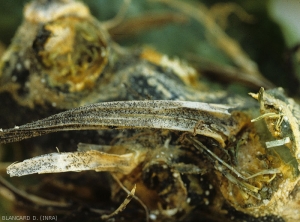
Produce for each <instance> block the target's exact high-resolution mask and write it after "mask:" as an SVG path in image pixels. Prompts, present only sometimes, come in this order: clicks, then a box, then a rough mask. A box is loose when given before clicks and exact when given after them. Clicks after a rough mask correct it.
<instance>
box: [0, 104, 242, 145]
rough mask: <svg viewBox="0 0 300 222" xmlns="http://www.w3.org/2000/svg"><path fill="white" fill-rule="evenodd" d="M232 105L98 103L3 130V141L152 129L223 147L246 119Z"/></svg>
mask: <svg viewBox="0 0 300 222" xmlns="http://www.w3.org/2000/svg"><path fill="white" fill-rule="evenodd" d="M230 108H231V107H229V106H225V105H219V104H208V103H201V102H187V101H170V100H157V101H155V100H151V101H124V102H106V103H98V104H92V105H88V106H83V107H79V108H75V109H72V110H69V111H66V112H62V113H59V114H56V115H53V116H50V117H48V118H45V119H42V120H39V121H36V122H33V123H28V124H25V125H22V126H16V127H14V128H12V129H6V130H1V131H0V143H9V142H15V141H20V140H23V139H26V138H31V137H35V136H40V135H44V134H48V133H52V132H57V131H68V130H99V129H111V128H120V129H124V128H127V129H130V128H132V129H135V128H152V129H168V130H175V131H182V132H190V133H194V134H198V135H203V136H206V137H210V138H213V139H214V140H216V141H217V142H219V144H220V145H221V146H222V147H224V146H225V141H226V140H227V139H228V138H229V137H230V136H231V135H234V134H235V133H236V132H238V131H239V130H240V128H241V127H242V123H241V122H243V121H238V119H237V118H236V117H235V116H234V115H232V114H231V113H230V112H229V109H230ZM239 118H241V115H240V116H239Z"/></svg>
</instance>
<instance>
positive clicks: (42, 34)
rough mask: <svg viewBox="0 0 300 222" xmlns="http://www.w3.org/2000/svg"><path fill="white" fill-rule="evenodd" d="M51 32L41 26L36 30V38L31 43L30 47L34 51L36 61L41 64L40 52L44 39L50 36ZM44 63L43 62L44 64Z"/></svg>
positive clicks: (42, 48)
mask: <svg viewBox="0 0 300 222" xmlns="http://www.w3.org/2000/svg"><path fill="white" fill-rule="evenodd" d="M51 35H52V32H51V31H49V30H47V29H45V26H41V27H40V28H39V30H38V32H37V35H36V38H35V40H34V41H33V43H32V49H33V51H34V52H35V55H36V58H37V59H38V61H39V62H40V63H41V64H43V62H42V58H41V55H40V52H41V51H43V50H44V46H45V43H46V41H47V40H48V39H49V37H51ZM44 65H45V64H44Z"/></svg>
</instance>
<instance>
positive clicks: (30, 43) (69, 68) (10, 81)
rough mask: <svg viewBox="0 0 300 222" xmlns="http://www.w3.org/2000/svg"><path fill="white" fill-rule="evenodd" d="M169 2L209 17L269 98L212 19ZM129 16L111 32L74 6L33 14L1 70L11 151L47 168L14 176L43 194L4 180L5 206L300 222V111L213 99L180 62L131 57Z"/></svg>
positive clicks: (208, 24)
mask: <svg viewBox="0 0 300 222" xmlns="http://www.w3.org/2000/svg"><path fill="white" fill-rule="evenodd" d="M161 2H165V3H166V4H168V5H170V6H172V7H174V8H177V9H179V11H182V12H183V13H184V14H186V15H185V16H188V17H194V16H195V15H198V16H196V17H194V19H196V20H197V21H198V22H199V23H203V25H204V26H205V28H206V31H207V32H208V33H209V34H210V35H211V37H212V38H213V39H214V42H215V44H216V45H217V46H218V47H220V48H222V50H224V51H225V52H226V53H227V54H229V55H230V57H231V58H232V60H233V62H234V63H236V65H238V66H239V68H240V69H242V70H243V73H244V74H243V75H245V76H246V75H248V76H251V78H254V77H255V78H254V79H256V80H257V79H258V81H256V82H255V85H256V86H257V85H260V83H262V84H261V85H264V86H268V87H270V86H271V83H270V82H269V81H268V80H265V79H264V78H263V77H262V76H261V74H260V72H259V71H258V69H257V66H256V64H255V63H254V62H253V61H252V60H250V57H249V56H248V55H247V54H246V53H245V52H243V50H242V49H241V48H240V46H239V45H238V43H237V42H236V41H234V40H232V39H231V38H230V37H229V36H227V35H226V34H225V33H224V32H223V31H222V29H221V28H220V27H218V25H217V24H216V23H215V21H214V19H213V18H212V15H210V14H209V13H208V11H207V9H206V8H205V7H204V6H202V5H200V6H199V9H196V8H194V7H192V8H191V6H190V5H187V4H186V3H183V2H178V1H168V0H163V1H161ZM128 5H129V1H126V2H125V3H124V6H123V7H125V8H126V7H128ZM194 10H196V11H195V13H191V12H193V11H194ZM125 11H126V10H125V9H124V8H123V9H121V10H120V12H119V14H118V15H117V17H116V18H115V19H114V20H112V21H109V22H104V23H101V22H99V21H97V20H96V19H95V18H93V17H92V16H91V15H90V12H89V9H88V8H87V7H86V6H85V5H84V4H82V3H80V2H76V1H72V0H51V1H43V0H35V1H32V2H31V3H29V4H27V5H26V7H25V10H24V21H23V24H22V25H21V26H20V28H19V29H18V31H17V33H16V35H15V37H14V39H13V41H12V43H11V45H10V46H9V47H8V49H7V51H6V52H5V54H4V55H3V57H2V60H1V63H0V99H1V108H0V124H1V125H0V127H2V128H1V129H0V143H1V144H5V143H13V142H19V141H22V140H25V139H29V138H32V137H38V138H33V139H31V140H26V141H25V142H23V141H22V142H19V143H18V145H16V146H19V147H20V148H21V149H23V150H25V151H24V152H26V151H27V150H31V151H32V150H33V149H37V150H38V151H35V152H36V153H38V154H36V153H33V152H29V153H27V154H26V157H24V158H23V157H22V156H19V157H18V158H15V159H13V161H22V162H14V163H12V164H11V165H10V166H8V167H7V173H8V174H9V175H10V176H11V177H21V178H22V177H24V176H25V177H30V178H31V177H32V178H36V177H37V178H38V180H39V181H40V182H38V183H36V184H34V185H30V186H28V187H27V191H23V190H22V189H21V188H18V187H15V186H13V185H11V184H10V183H8V182H7V181H6V180H5V179H4V178H2V177H0V194H1V195H2V196H6V197H9V199H10V200H11V201H12V202H13V203H15V204H16V205H18V204H19V205H21V206H22V207H23V211H24V210H25V208H26V207H27V208H26V210H27V211H28V212H36V211H39V212H40V211H42V210H43V211H44V212H47V213H48V214H52V215H53V214H56V215H57V214H59V215H62V214H64V215H65V214H67V216H61V218H62V219H61V220H62V221H67V220H69V219H70V218H71V219H72V220H73V219H74V215H76V217H77V219H78V218H85V220H86V217H88V218H90V219H91V220H92V219H94V218H96V219H97V220H110V219H113V218H115V219H116V220H121V219H122V220H124V221H132V220H139V221H142V220H144V221H149V220H151V221H194V220H195V218H196V219H197V220H198V219H199V218H203V221H208V220H209V221H231V220H235V221H242V220H246V221H263V220H273V221H283V220H286V221H298V220H299V219H300V212H299V210H298V208H299V185H298V184H299V178H300V177H299V170H300V168H299V159H300V151H299V124H298V119H299V118H300V112H299V105H298V104H297V103H296V102H295V101H294V100H293V99H291V98H288V97H287V96H286V95H285V94H284V92H283V90H282V89H281V88H274V89H272V90H264V89H263V88H261V90H260V91H259V92H258V93H257V94H254V93H250V95H251V96H252V97H253V98H254V99H253V98H251V97H250V96H246V95H245V96H241V95H230V94H229V93H228V92H226V91H218V92H212V91H210V90H208V88H209V87H207V86H206V85H204V84H203V83H202V81H201V76H200V75H199V74H198V73H197V72H196V70H195V69H194V68H193V67H191V66H189V65H188V64H186V63H185V62H183V61H181V60H179V59H170V58H168V57H167V56H166V55H162V54H160V53H158V52H156V51H155V50H153V49H150V48H146V47H142V48H135V49H126V48H122V47H121V46H119V45H117V44H116V43H114V42H113V41H112V40H111V37H110V36H109V34H108V31H107V29H108V28H109V29H112V28H114V27H113V26H114V25H116V27H117V26H118V25H119V22H120V21H121V18H123V17H124V12H125ZM188 11H189V13H188ZM191 14H192V15H191ZM164 18H165V17H164ZM178 18H179V17H178ZM131 22H132V21H131ZM214 30H217V33H215V32H214ZM232 49H235V50H233V51H232ZM242 79H244V80H245V79H247V78H246V77H242ZM250 82H252V83H253V82H254V80H253V81H252V80H251V81H250ZM6 104H7V105H6ZM11 110H15V111H16V113H14V114H12V113H11ZM30 113H31V114H30ZM53 113H58V114H55V115H52V114H53ZM29 114H30V115H29ZM12 115H16V116H18V118H19V119H16V120H15V119H14V118H10V116H12ZM37 119H39V120H37ZM33 120H35V121H33ZM21 123H27V124H21ZM12 124H13V125H15V127H12V128H11V127H9V126H13V125H12ZM70 131H78V135H79V134H81V133H82V135H83V136H82V137H79V138H73V137H74V134H72V133H71V132H70ZM51 133H57V134H55V135H56V136H55V137H56V139H55V140H52V139H51V135H46V134H51ZM83 137H84V138H87V139H89V138H92V137H97V140H96V142H95V144H90V143H85V141H81V139H82V138H83ZM76 139H78V140H79V142H80V143H79V144H78V150H75V149H74V148H72V147H71V144H74V143H76V142H74V141H77V140H76ZM91 140H92V139H91ZM62 141H64V142H62ZM88 141H89V140H88ZM94 141H95V140H94ZM57 143H59V144H57ZM15 144H17V143H13V144H10V145H8V146H7V147H6V145H5V146H4V145H3V147H2V146H1V148H3V149H6V150H9V147H13V148H15ZM55 147H56V149H57V150H56V152H53V151H50V152H48V149H49V148H50V149H52V150H55ZM66 150H67V151H66ZM41 153H42V154H43V155H41ZM67 172H68V173H67ZM72 172H76V173H72ZM79 172H81V173H79ZM46 173H47V175H35V174H46ZM56 173H60V174H56ZM31 174H33V175H31ZM29 175H30V176H29ZM21 178H17V179H21ZM41 178H42V179H41ZM24 186H25V185H24ZM130 189H131V191H129V190H130ZM126 195H127V197H126ZM125 207H126V209H125ZM72 215H73V216H72ZM78 220H79V219H78Z"/></svg>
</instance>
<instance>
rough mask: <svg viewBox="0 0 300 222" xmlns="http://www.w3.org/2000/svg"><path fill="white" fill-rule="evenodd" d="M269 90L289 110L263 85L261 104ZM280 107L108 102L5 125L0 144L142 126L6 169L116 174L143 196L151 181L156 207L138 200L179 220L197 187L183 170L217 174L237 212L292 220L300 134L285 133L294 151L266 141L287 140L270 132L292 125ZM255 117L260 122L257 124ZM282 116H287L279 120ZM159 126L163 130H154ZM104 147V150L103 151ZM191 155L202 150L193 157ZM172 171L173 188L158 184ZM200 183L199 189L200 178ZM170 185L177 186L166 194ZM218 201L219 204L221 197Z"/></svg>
mask: <svg viewBox="0 0 300 222" xmlns="http://www.w3.org/2000/svg"><path fill="white" fill-rule="evenodd" d="M270 94H272V95H281V97H277V100H278V101H277V100H274V99H273V100H272V102H273V106H274V107H278V106H279V105H280V104H281V103H287V102H288V104H286V107H289V106H288V105H289V104H290V105H292V104H294V101H293V100H292V99H289V98H286V97H285V96H284V94H282V93H281V91H280V89H278V90H271V91H266V92H265V91H264V90H263V89H261V91H260V92H259V94H258V95H259V97H258V96H257V98H258V100H259V102H260V104H265V103H267V102H270V101H268V100H267V99H266V98H268V95H270ZM252 95H253V96H254V97H255V95H254V94H252ZM272 98H274V97H272ZM295 105H296V104H295ZM297 106H298V105H297ZM297 106H296V107H297ZM268 107H270V106H268ZM257 109H258V107H257ZM295 109H296V108H295ZM280 111H281V113H280V115H278V114H277V115H276V116H272V115H275V114H274V112H272V113H271V112H270V113H271V114H270V115H266V114H265V110H264V106H263V107H261V116H260V117H258V118H252V117H253V116H252V115H253V114H251V112H250V111H249V110H247V109H243V108H241V107H238V108H232V107H231V108H228V107H224V105H213V104H205V103H196V102H181V101H128V102H110V103H103V104H93V105H88V106H85V107H80V108H76V109H74V110H69V111H66V112H63V113H60V114H57V115H54V116H51V117H49V118H46V119H43V120H40V121H37V122H33V123H30V124H26V125H23V126H19V127H15V128H12V129H8V130H2V131H1V133H0V141H1V142H11V141H16V140H22V139H26V138H29V137H34V136H38V135H43V134H45V133H51V132H56V131H65V130H82V129H94V130H96V129H98V130H99V129H103V128H107V127H109V126H110V127H117V128H121V129H123V130H124V129H128V128H129V129H130V128H143V129H144V131H145V132H148V133H147V134H146V135H143V134H142V133H141V132H139V131H136V132H135V133H134V134H133V135H131V137H125V138H122V139H121V140H120V141H118V142H117V143H116V144H114V145H112V146H110V147H108V146H104V147H103V146H99V147H97V146H92V145H91V146H90V149H95V148H96V149H97V150H89V151H77V152H71V153H60V152H58V153H52V154H46V155H43V156H39V157H34V158H32V159H28V160H25V161H24V162H20V163H14V164H12V165H11V166H9V167H8V169H7V170H8V173H9V174H10V175H11V176H22V175H28V174H32V173H55V172H67V171H82V170H96V171H108V172H111V173H114V174H115V173H116V175H117V178H118V179H119V180H120V181H122V182H123V183H125V184H127V185H134V184H137V195H138V196H139V192H138V188H139V186H143V187H145V186H146V187H147V188H148V189H150V190H152V191H151V192H153V191H156V192H158V193H157V194H156V195H158V199H159V201H158V203H157V204H154V203H153V201H154V200H150V199H152V198H149V197H145V196H141V197H139V198H140V199H141V201H142V202H143V203H145V205H146V206H147V207H148V208H149V209H150V213H151V212H156V211H157V212H156V213H155V215H156V217H157V218H160V217H161V216H162V217H163V218H165V217H168V218H178V215H181V214H182V213H184V214H187V213H188V212H190V210H191V207H192V206H190V204H189V192H191V191H190V190H189V189H188V188H187V187H186V186H185V185H184V183H183V175H186V176H185V177H191V176H195V175H199V174H200V175H201V174H207V173H208V172H211V173H212V174H213V175H215V177H216V178H217V179H214V180H215V186H217V184H221V187H220V192H221V193H222V194H223V197H222V198H221V199H223V198H224V199H225V200H226V201H228V202H229V203H230V204H231V205H232V206H234V208H235V209H237V210H240V211H242V212H245V213H247V214H251V215H254V216H256V217H259V216H265V215H270V214H275V215H277V216H281V217H283V218H286V219H290V216H287V215H286V209H287V208H289V210H291V209H294V210H295V207H294V205H295V203H294V201H295V200H293V198H295V196H294V195H295V194H293V192H295V189H297V184H298V180H299V176H298V175H299V173H298V172H299V171H298V162H297V161H296V162H295V161H289V162H286V161H285V159H286V158H287V156H288V155H290V158H294V159H297V143H295V138H296V136H297V135H296V134H297V133H298V131H296V129H294V128H292V130H291V129H289V133H290V134H287V135H286V134H284V138H285V137H287V136H288V137H289V138H290V140H289V143H291V147H294V148H293V149H291V150H290V149H289V148H288V145H287V144H286V143H283V144H281V145H279V147H280V146H281V147H282V149H285V151H286V152H282V151H278V150H276V149H272V147H271V148H270V147H268V146H266V144H265V143H268V142H269V141H265V139H271V138H273V140H279V141H280V140H281V139H280V138H278V135H277V134H274V133H273V131H271V129H272V128H274V129H275V130H277V132H278V134H279V135H281V134H282V133H284V132H285V130H286V129H285V128H287V127H284V128H281V127H282V126H283V125H282V121H286V122H285V124H289V125H292V124H293V122H288V119H287V118H284V117H285V116H287V115H290V113H289V112H290V110H285V109H280ZM257 114H258V113H256V115H257ZM123 115H125V116H126V118H125V117H124V116H123ZM149 117H151V118H149ZM293 117H294V118H295V121H296V120H297V118H296V117H295V116H294V115H293ZM251 118H252V119H253V120H254V121H253V120H252V122H254V123H251ZM262 118H271V119H272V121H271V122H268V119H267V121H266V126H267V127H268V128H266V127H265V128H264V127H262V126H261V124H259V121H258V120H259V119H262ZM281 118H283V119H284V120H282V121H281ZM181 119H183V121H182V122H186V123H189V121H191V120H193V121H192V122H191V123H189V124H188V125H184V127H181ZM226 119H227V120H226ZM291 121H293V119H291ZM218 122H220V123H218ZM256 122H258V123H256ZM141 123H142V124H141ZM157 123H159V124H157ZM221 123H222V124H221ZM178 126H180V127H178ZM187 126H189V127H187ZM154 128H160V129H162V130H163V131H161V130H159V131H155V130H154V131H153V130H151V129H154ZM267 129H269V131H270V133H269V134H270V135H269V137H267V136H266V135H264V134H266V133H268V130H267ZM149 130H150V131H149ZM166 130H167V131H166ZM293 130H295V132H294V131H293ZM176 131H180V132H181V133H180V134H178V133H176ZM208 132H209V133H208ZM274 132H275V131H274ZM174 133H175V135H177V138H178V139H175V140H174V139H173V140H172V139H171V140H170V139H168V140H166V141H165V142H164V143H163V144H162V137H163V134H165V135H168V136H171V138H174ZM180 135H181V136H180ZM137 137H138V139H137ZM150 137H151V138H150ZM132 138H136V139H132ZM180 138H181V139H180ZM279 143H280V142H279ZM144 144H148V145H147V146H145V145H144ZM149 144H152V145H149ZM159 144H161V145H159ZM151 146H153V147H151ZM81 147H82V145H81ZM85 147H89V146H88V145H85ZM276 147H278V146H276ZM103 149H105V151H106V153H104V152H102V151H99V150H103ZM183 149H187V150H185V151H183ZM188 150H189V151H188ZM189 152H191V153H195V152H196V153H198V154H197V156H194V157H192V156H191V157H189V158H187V155H189V154H188V153H189ZM157 153H158V154H157ZM191 155H194V154H191ZM295 155H296V156H295ZM183 157H184V158H185V159H194V161H192V162H184V161H182V160H181V159H182V158H183ZM205 159H206V161H208V163H209V164H208V165H206V166H205V165H203V164H202V163H201V162H203V161H204V160H205ZM195 160H196V161H195ZM168 171H169V172H168ZM136 173H138V174H141V178H139V177H134V178H132V176H131V175H132V174H136ZM170 174H171V175H170ZM169 176H171V178H173V179H172V182H171V181H170V184H169V185H168V186H171V187H170V188H166V187H161V186H160V184H156V185H154V184H153V182H154V181H152V180H153V179H154V178H157V179H156V180H159V181H160V182H163V181H164V180H167V178H169ZM153 177H154V178H153ZM216 181H218V182H216ZM141 184H142V185H141ZM153 186H154V187H153ZM197 186H201V183H199V184H198V185H197ZM155 187H156V188H155ZM151 188H152V189H151ZM165 189H171V190H172V191H171V193H170V191H169V192H167V193H166V194H164V192H166V190H165ZM198 189H200V188H198ZM291 194H293V196H292V195H291ZM215 199H216V200H215V201H217V200H218V197H215ZM296 199H297V198H296ZM156 201H157V200H156ZM219 201H220V200H219ZM153 205H154V206H153ZM160 205H161V207H159V206H160ZM196 206H197V204H196ZM157 207H158V208H157ZM292 207H293V208H292ZM283 209H284V210H283ZM220 210H221V209H219V211H220ZM158 212H160V213H158ZM293 217H297V216H295V215H293Z"/></svg>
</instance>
